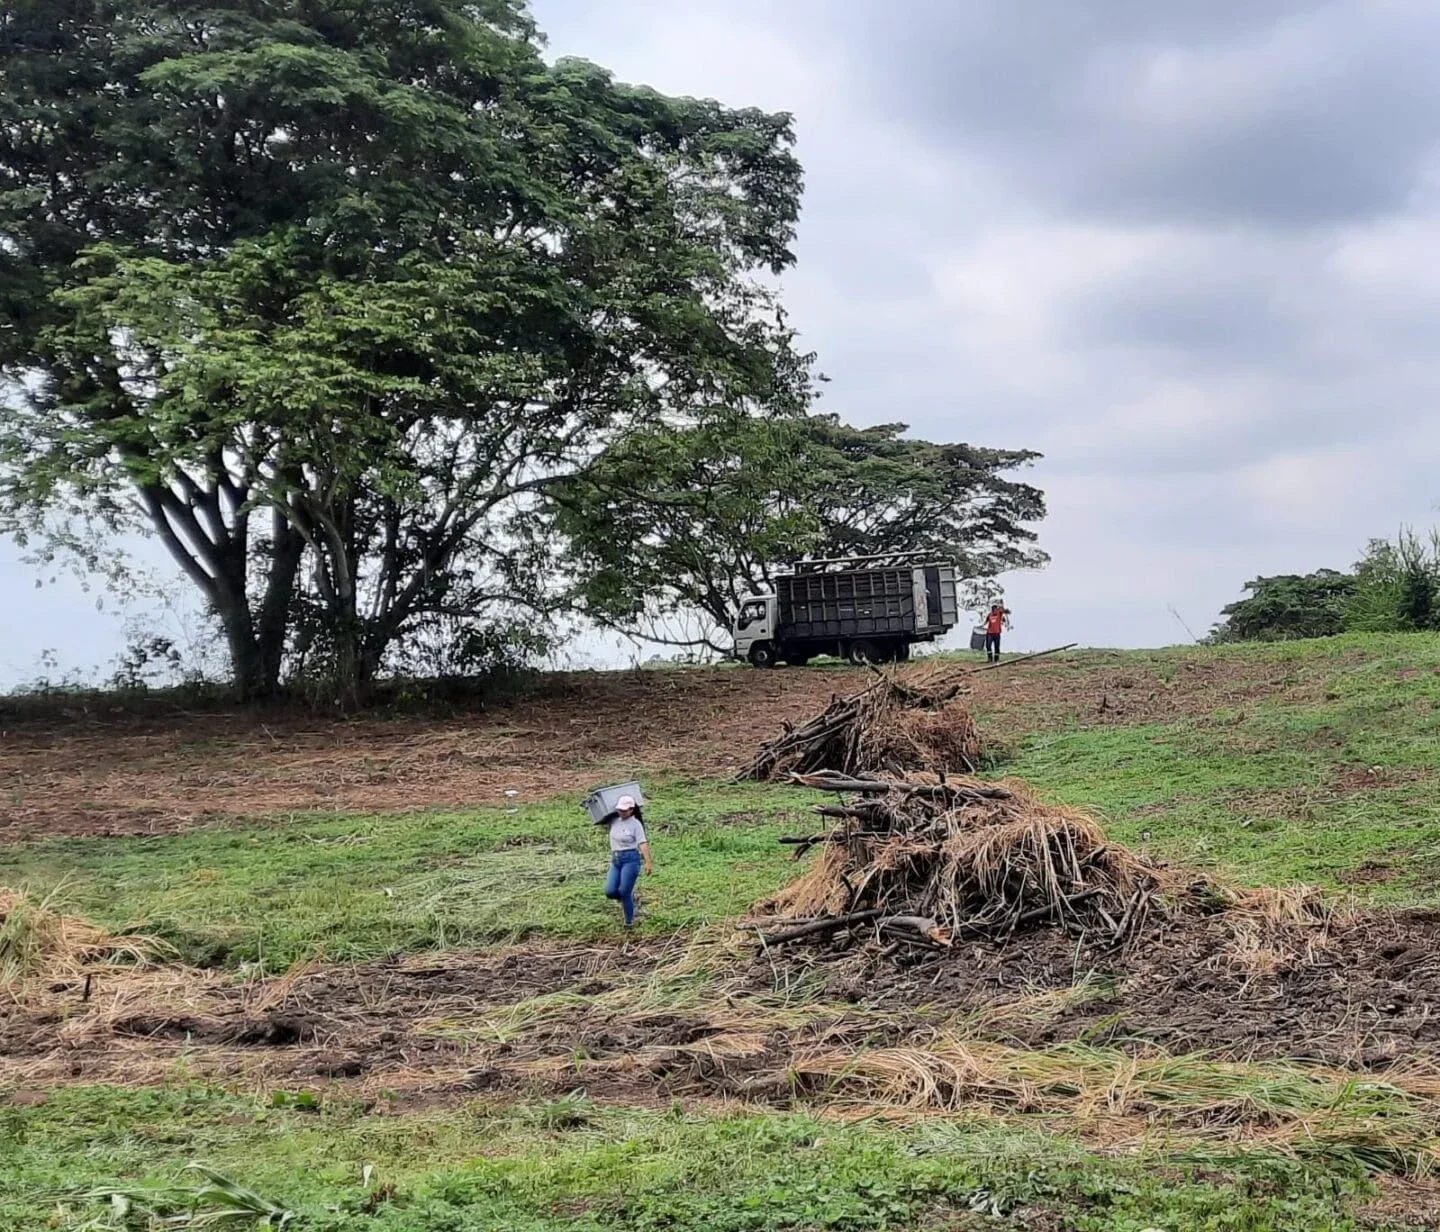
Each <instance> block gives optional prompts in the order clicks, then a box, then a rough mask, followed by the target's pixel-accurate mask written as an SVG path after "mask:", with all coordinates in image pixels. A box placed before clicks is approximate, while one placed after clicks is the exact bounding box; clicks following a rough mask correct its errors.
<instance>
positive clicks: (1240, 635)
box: [1210, 528, 1440, 642]
mask: <svg viewBox="0 0 1440 1232" xmlns="http://www.w3.org/2000/svg"><path fill="white" fill-rule="evenodd" d="M1245 589H1246V591H1248V592H1249V594H1248V595H1247V597H1246V598H1244V599H1240V600H1237V601H1236V602H1234V603H1232V604H1230V605H1229V606H1228V607H1226V608H1224V609H1222V611H1221V615H1222V616H1223V617H1224V619H1223V621H1222V622H1221V623H1220V624H1218V625H1216V626H1215V628H1214V630H1213V631H1212V632H1211V635H1210V637H1211V640H1212V641H1216V642H1245V641H1264V642H1274V641H1284V640H1288V639H1290V638H1301V637H1328V636H1330V635H1332V634H1336V633H1414V632H1424V631H1426V630H1440V531H1435V530H1432V531H1431V532H1430V535H1429V537H1428V538H1422V537H1421V536H1420V535H1418V534H1416V533H1415V532H1414V531H1413V530H1410V529H1409V528H1403V529H1402V530H1401V531H1400V533H1399V535H1397V536H1396V538H1395V539H1393V540H1390V539H1372V540H1371V541H1370V542H1369V543H1368V544H1367V545H1366V548H1365V554H1364V555H1363V556H1362V557H1361V558H1360V560H1359V561H1358V562H1357V563H1356V565H1355V567H1354V569H1353V570H1352V571H1351V572H1349V573H1340V572H1338V571H1336V570H1334V569H1318V570H1316V571H1315V572H1314V573H1308V574H1305V575H1303V576H1301V575H1296V574H1281V575H1279V576H1276V577H1262V578H1256V579H1255V580H1254V581H1253V582H1247V583H1246V585H1245Z"/></svg>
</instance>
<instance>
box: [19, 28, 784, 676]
mask: <svg viewBox="0 0 1440 1232" xmlns="http://www.w3.org/2000/svg"><path fill="white" fill-rule="evenodd" d="M0 37H3V39H4V72H5V80H4V90H3V94H0V304H3V312H4V318H3V321H4V324H3V330H0V367H3V373H4V376H5V378H6V384H7V387H8V388H7V391H6V392H7V403H8V405H7V409H6V411H5V418H4V423H3V431H0V506H3V509H4V510H5V513H6V515H7V516H8V519H9V521H8V525H9V528H10V529H11V530H12V531H20V532H31V533H33V532H34V531H35V530H36V529H37V528H38V527H40V526H41V525H43V524H45V523H46V522H47V520H48V522H49V524H50V525H52V526H53V525H54V523H55V519H57V518H63V517H65V516H66V515H70V514H80V513H83V514H85V515H88V516H94V515H96V514H99V515H100V516H102V517H103V518H104V519H105V520H106V522H107V523H108V524H109V525H111V526H114V527H121V526H125V525H127V524H129V523H130V521H131V520H132V519H134V518H137V517H139V518H142V519H144V520H145V521H146V522H148V524H149V525H150V526H151V527H152V528H153V529H154V531H155V533H157V534H158V535H159V536H160V538H161V539H162V540H163V541H164V542H165V544H166V546H167V547H168V548H169V550H170V552H171V554H172V555H173V556H174V558H175V559H176V560H177V561H178V562H179V564H180V566H181V567H182V568H183V569H184V571H185V573H186V574H187V575H188V576H189V578H190V579H191V580H192V581H193V582H194V584H195V585H196V586H197V587H199V589H200V591H201V592H202V593H203V594H204V596H205V597H206V599H207V601H208V602H209V604H210V605H211V607H212V608H213V610H214V612H215V613H216V615H217V617H218V618H219V621H220V623H221V625H222V626H223V628H224V631H225V635H226V639H227V644H228V646H229V649H230V654H231V659H232V663H233V666H234V673H235V677H236V680H237V682H238V683H239V684H240V685H241V687H242V688H243V689H244V690H245V691H246V692H248V693H263V692H266V691H268V690H270V689H272V688H273V687H274V685H275V683H276V681H277V679H278V678H279V675H280V672H281V670H282V665H283V663H284V661H285V659H286V657H287V655H289V656H294V655H295V654H297V653H305V654H309V655H312V656H318V657H320V658H322V659H323V661H324V662H326V663H327V664H328V665H329V666H330V668H331V670H333V671H334V673H335V675H336V677H337V679H339V680H341V681H342V682H344V683H346V684H350V685H355V684H362V683H363V682H364V681H365V680H366V679H367V678H368V677H369V676H371V675H373V673H374V672H375V671H377V670H378V669H379V668H380V666H381V664H382V663H383V661H384V659H385V656H386V654H387V652H388V651H389V650H390V649H391V648H392V647H393V646H394V645H395V643H396V641H397V639H399V638H401V637H402V636H404V635H406V634H407V633H410V632H412V631H414V630H415V629H417V628H419V627H421V626H423V625H424V623H425V622H426V621H428V620H452V621H460V622H465V623H468V624H470V625H472V626H475V627H476V628H479V627H481V626H487V625H488V626H494V625H496V624H497V623H500V624H503V622H505V621H506V620H510V619H513V618H514V617H515V615H516V613H523V612H526V611H531V612H533V611H535V610H539V609H542V608H544V607H545V606H546V605H547V604H548V603H550V602H551V601H552V600H553V599H554V597H555V595H554V589H555V588H554V585H553V582H554V573H553V570H552V569H551V568H550V565H551V561H550V558H549V549H550V541H549V538H548V536H547V535H546V533H544V528H543V526H542V525H541V522H542V520H543V517H544V511H545V508H546V502H545V494H546V492H547V489H548V488H550V487H551V486H552V485H554V484H556V483H557V482H561V481H564V480H568V479H570V478H572V477H573V476H575V475H577V474H580V473H583V471H584V470H585V468H586V467H587V466H588V465H589V463H590V462H591V461H592V460H593V459H594V458H595V457H596V455H598V454H601V453H603V452H604V451H605V450H606V449H608V448H613V447H615V446H616V444H617V443H618V442H620V441H623V440H624V439H625V438H626V437H627V435H628V434H630V433H632V432H635V431H645V430H651V429H658V427H659V426H660V425H661V424H664V423H672V422H685V423H688V424H692V425H704V424H705V423H706V422H708V421H709V420H711V419H712V418H717V417H720V418H724V419H725V420H726V421H733V419H734V417H735V416H736V415H737V414H741V415H748V414H756V413H764V414H767V415H791V414H797V413H799V412H800V411H801V410H802V409H803V407H804V405H805V403H806V401H807V399H808V371H807V366H806V362H805V361H804V359H803V358H802V357H798V356H797V355H796V354H795V353H794V351H793V348H792V345H791V336H790V333H789V331H788V330H787V329H786V327H785V326H784V324H783V322H782V320H781V318H780V317H779V315H778V312H777V310H776V307H775V304H774V303H773V301H772V299H771V296H770V294H769V293H768V292H767V291H766V290H764V289H763V288H762V287H761V286H760V285H759V284H758V282H757V281H756V279H755V277H754V275H756V274H758V273H760V272H764V271H775V272H778V271H779V270H781V269H783V268H784V267H785V266H787V265H789V264H790V263H791V261H792V256H791V251H790V244H791V241H792V238H793V233H794V226H795V220H796V217H797V214H798V208H799V196H800V186H801V177H800V168H799V165H798V164H797V162H796V161H795V159H794V157H793V155H792V154H791V152H790V146H791V144H792V132H791V122H790V119H789V117H788V116H784V115H770V114H766V113H763V112H760V111H756V110H730V109H727V108H724V107H722V106H720V105H719V104H716V103H713V102H705V101H696V100H690V99H673V98H667V97H665V96H662V95H660V94H658V93H656V92H654V91H651V90H646V89H639V88H633V87H628V86H623V85H620V84H617V83H616V82H615V81H614V80H613V79H612V78H611V76H610V75H609V74H608V73H606V72H605V71H603V70H602V69H599V68H597V67H595V66H593V65H590V64H588V63H584V62H580V61H573V60H569V61H561V62H559V63H557V64H554V65H549V64H547V63H546V62H545V61H544V60H543V58H542V57H541V54H540V40H539V36H538V34H537V32H536V30H535V28H534V26H533V25H532V23H531V21H530V19H529V17H528V15H527V13H526V11H525V9H524V7H523V5H522V4H520V3H518V2H517V0H469V2H462V0H265V2H260V0H228V2H221V3H207V4H203V5H202V4H192V3H186V2H184V0H18V2H17V3H13V4H11V5H10V6H8V7H7V14H6V17H5V19H4V25H3V27H0Z"/></svg>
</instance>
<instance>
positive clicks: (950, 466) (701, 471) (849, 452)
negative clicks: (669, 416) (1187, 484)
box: [550, 414, 1046, 648]
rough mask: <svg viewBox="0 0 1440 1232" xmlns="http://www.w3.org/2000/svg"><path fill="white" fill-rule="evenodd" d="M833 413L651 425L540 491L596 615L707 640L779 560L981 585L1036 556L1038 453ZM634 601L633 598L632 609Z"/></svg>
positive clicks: (692, 641)
mask: <svg viewBox="0 0 1440 1232" xmlns="http://www.w3.org/2000/svg"><path fill="white" fill-rule="evenodd" d="M905 432H906V427H905V425H904V424H884V425H880V426H877V427H872V428H863V429H862V428H854V427H850V426H849V425H847V424H844V423H842V422H841V421H840V420H839V419H838V418H837V417H836V416H833V415H813V414H812V415H807V416H802V417H791V418H786V419H760V418H745V419H740V420H738V421H736V422H725V421H716V422H712V423H707V424H702V425H697V426H681V427H670V426H661V427H657V428H654V429H649V430H646V431H644V432H637V433H634V434H631V435H629V436H627V437H625V438H624V439H623V440H621V441H619V442H617V444H616V445H615V446H613V447H612V448H610V449H608V450H607V451H606V452H605V453H604V454H603V455H602V456H601V458H600V459H599V461H598V463H597V465H596V466H594V467H593V468H591V469H590V470H589V471H587V472H586V473H585V474H583V475H581V476H578V477H577V478H576V479H575V480H573V481H571V482H569V483H566V484H563V485H560V486H557V487H556V488H554V489H553V490H552V492H551V494H550V495H551V497H552V499H553V500H554V501H555V502H556V504H557V506H558V510H559V512H558V519H557V524H558V526H559V528H560V530H561V531H562V533H564V534H565V536H566V537H567V539H568V542H569V545H570V552H571V554H572V560H573V563H574V565H575V571H576V573H577V574H578V576H579V577H580V578H581V579H582V580H581V584H580V587H579V598H580V600H581V602H582V605H583V608H584V610H585V611H586V612H587V613H588V614H589V615H590V616H591V617H593V618H594V619H596V620H598V621H600V622H601V623H602V624H608V625H612V626H614V627H618V628H621V629H627V630H632V631H637V632H641V633H643V634H644V635H645V636H647V637H650V638H653V639H655V640H663V641H671V642H674V643H676V644H680V645H691V646H698V645H708V646H710V647H712V648H719V647H721V646H722V645H723V643H724V642H725V640H726V639H725V637H724V630H725V629H727V628H728V625H729V621H730V615H731V613H732V612H733V611H734V609H735V607H736V605H737V601H738V599H739V597H740V595H741V594H743V593H745V592H746V591H750V590H754V589H755V588H757V587H760V586H762V585H763V584H765V583H767V582H768V581H769V580H770V578H771V576H772V575H773V573H774V572H775V571H776V570H777V569H778V568H780V567H782V566H785V565H788V564H789V563H790V562H793V561H796V560H800V559H803V558H805V557H816V556H827V557H834V556H866V555H874V554H879V553H885V552H896V551H923V552H930V553H933V554H934V555H936V556H939V557H945V558H949V559H953V560H954V561H956V563H957V564H958V565H959V566H960V572H961V575H962V576H963V577H965V578H967V579H969V580H970V581H971V582H972V583H975V582H983V581H984V580H985V579H991V578H994V577H995V576H996V575H997V574H999V573H1002V572H1005V571H1007V570H1011V569H1024V568H1035V567H1038V566H1040V565H1042V564H1043V563H1044V562H1045V559H1046V557H1045V555H1044V553H1042V552H1040V551H1039V550H1038V549H1037V548H1036V547H1035V538H1036V536H1035V531H1034V530H1033V528H1032V525H1031V524H1032V523H1034V522H1036V521H1038V520H1039V519H1040V518H1042V517H1043V516H1044V514H1045V502H1044V497H1043V495H1042V494H1041V493H1040V492H1039V491H1038V490H1037V489H1036V488H1033V487H1031V486H1029V485H1027V484H1024V483H1020V482H1018V481H1016V480H1015V479H1014V478H1012V477H1010V472H1013V471H1015V470H1017V469H1019V468H1021V467H1024V466H1025V465H1027V464H1029V463H1030V462H1031V461H1032V460H1033V459H1034V458H1035V457H1037V455H1036V454H1034V453H1032V452H1029V451H1027V450H1002V449H983V448H978V447H975V446H971V445H960V444H949V445H947V444H934V443H931V442H929V441H923V440H916V439H913V438H910V437H907V436H906V435H904V434H905ZM642 601H643V603H642Z"/></svg>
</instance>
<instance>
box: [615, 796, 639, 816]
mask: <svg viewBox="0 0 1440 1232" xmlns="http://www.w3.org/2000/svg"><path fill="white" fill-rule="evenodd" d="M615 807H616V808H617V809H618V810H619V811H620V812H622V813H623V812H624V811H625V810H626V809H633V808H634V807H635V797H634V796H621V797H620V799H618V800H616V801H615Z"/></svg>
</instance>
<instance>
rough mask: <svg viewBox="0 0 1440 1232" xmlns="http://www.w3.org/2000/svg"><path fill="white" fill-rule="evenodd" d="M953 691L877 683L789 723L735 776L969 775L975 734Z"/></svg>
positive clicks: (891, 679)
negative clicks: (924, 772) (821, 772)
mask: <svg viewBox="0 0 1440 1232" xmlns="http://www.w3.org/2000/svg"><path fill="white" fill-rule="evenodd" d="M960 695H961V687H960V686H959V685H958V684H953V683H951V684H948V685H947V684H944V683H943V681H941V680H939V679H937V680H935V681H933V682H920V683H904V682H902V681H901V680H899V679H898V678H897V677H895V676H893V675H882V676H880V677H879V678H878V679H877V680H876V681H875V682H874V683H873V684H872V685H870V687H869V688H867V689H864V690H862V691H861V692H859V693H856V694H854V695H853V696H850V697H835V698H833V699H832V700H831V702H830V705H828V706H827V707H826V708H825V709H824V710H823V711H821V712H820V713H819V714H818V715H816V716H815V717H814V718H812V719H809V720H808V721H806V722H804V723H801V724H799V725H798V726H795V725H791V724H787V725H786V727H785V731H784V733H783V734H782V735H780V736H778V737H777V738H776V739H774V740H772V741H770V742H768V743H767V744H765V745H763V746H762V747H761V749H760V751H759V753H757V754H756V755H755V758H754V759H753V760H752V761H751V762H750V764H749V765H747V766H746V767H745V768H744V769H743V770H741V771H740V774H739V775H738V776H737V777H738V778H741V779H760V780H775V779H782V778H784V777H785V776H786V775H787V774H791V773H797V774H807V773H810V772H812V771H816V770H832V771H837V772H839V773H842V774H882V773H890V774H902V773H905V772H906V771H911V770H933V771H939V772H941V773H948V774H965V773H973V772H974V771H975V770H976V769H978V768H979V766H980V761H981V758H982V756H983V748H982V746H981V743H980V732H979V729H978V728H977V727H976V726H975V720H974V719H973V718H972V717H971V715H970V712H969V710H967V709H966V708H965V706H964V705H963V704H962V703H961V702H960V701H959V700H958V698H959V697H960Z"/></svg>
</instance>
